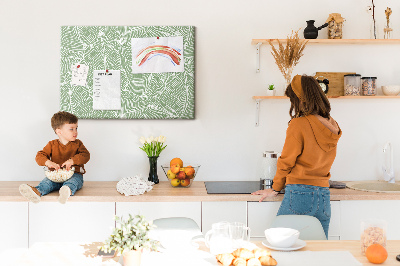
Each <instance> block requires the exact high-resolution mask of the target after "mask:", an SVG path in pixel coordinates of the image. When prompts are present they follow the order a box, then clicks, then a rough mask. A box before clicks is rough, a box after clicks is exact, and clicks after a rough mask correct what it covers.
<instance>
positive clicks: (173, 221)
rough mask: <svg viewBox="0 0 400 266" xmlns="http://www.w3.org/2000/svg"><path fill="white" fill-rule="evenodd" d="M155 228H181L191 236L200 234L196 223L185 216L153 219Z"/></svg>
mask: <svg viewBox="0 0 400 266" xmlns="http://www.w3.org/2000/svg"><path fill="white" fill-rule="evenodd" d="M153 224H155V225H156V226H157V227H156V230H182V231H187V232H188V233H191V234H192V235H193V236H197V235H202V233H201V230H200V227H199V226H198V225H197V223H196V222H195V221H194V220H193V219H191V218H187V217H169V218H160V219H155V220H153Z"/></svg>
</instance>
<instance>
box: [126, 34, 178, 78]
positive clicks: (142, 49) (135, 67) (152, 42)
mask: <svg viewBox="0 0 400 266" xmlns="http://www.w3.org/2000/svg"><path fill="white" fill-rule="evenodd" d="M131 45H132V73H163V72H183V71H184V70H185V68H184V58H183V37H182V36H177V37H152V38H132V40H131Z"/></svg>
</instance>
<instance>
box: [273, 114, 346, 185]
mask: <svg viewBox="0 0 400 266" xmlns="http://www.w3.org/2000/svg"><path fill="white" fill-rule="evenodd" d="M341 135H342V130H341V129H340V128H339V133H338V134H335V133H333V132H331V131H330V130H329V129H328V128H327V127H326V126H324V125H323V124H322V123H321V121H319V120H318V118H317V117H316V116H314V115H308V116H305V117H299V118H294V119H292V121H290V124H289V127H288V129H287V131H286V140H285V144H284V146H283V149H282V154H281V156H280V157H279V159H278V162H277V171H276V175H275V177H274V183H273V186H272V188H273V189H274V190H276V191H280V190H282V189H283V187H284V186H285V184H286V185H289V184H303V185H311V186H320V187H329V178H330V177H331V174H330V169H331V166H332V164H333V161H334V160H335V157H336V145H337V142H338V140H339V138H340V137H341Z"/></svg>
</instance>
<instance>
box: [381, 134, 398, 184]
mask: <svg viewBox="0 0 400 266" xmlns="http://www.w3.org/2000/svg"><path fill="white" fill-rule="evenodd" d="M388 148H390V161H389V164H390V167H389V169H387V168H386V166H387V164H386V161H387V160H386V159H385V160H384V161H385V163H384V165H383V166H382V170H383V178H384V179H385V181H388V182H389V183H394V182H395V179H394V169H393V147H392V144H391V143H390V142H387V143H386V144H385V146H383V153H386V151H387V149H388ZM385 158H387V156H385Z"/></svg>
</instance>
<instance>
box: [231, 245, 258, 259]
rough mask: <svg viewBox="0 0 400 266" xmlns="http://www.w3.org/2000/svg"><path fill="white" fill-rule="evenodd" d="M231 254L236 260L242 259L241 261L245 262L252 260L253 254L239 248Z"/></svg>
mask: <svg viewBox="0 0 400 266" xmlns="http://www.w3.org/2000/svg"><path fill="white" fill-rule="evenodd" d="M232 254H233V256H235V257H236V258H242V259H245V260H248V259H251V258H254V254H253V252H251V251H250V250H248V249H247V248H239V249H237V250H235V251H234V252H233V253H232Z"/></svg>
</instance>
